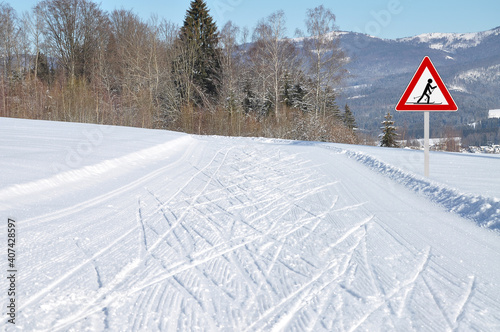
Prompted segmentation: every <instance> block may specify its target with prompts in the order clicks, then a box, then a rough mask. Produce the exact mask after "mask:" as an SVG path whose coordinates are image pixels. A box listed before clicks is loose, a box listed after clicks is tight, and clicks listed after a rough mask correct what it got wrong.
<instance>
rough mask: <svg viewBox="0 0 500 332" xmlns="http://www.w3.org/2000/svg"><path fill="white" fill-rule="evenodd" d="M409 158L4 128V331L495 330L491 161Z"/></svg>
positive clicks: (496, 198)
mask: <svg viewBox="0 0 500 332" xmlns="http://www.w3.org/2000/svg"><path fill="white" fill-rule="evenodd" d="M422 158H423V152H421V151H409V150H402V149H384V148H377V147H366V146H354V145H341V144H331V143H314V142H294V141H285V140H274V139H255V138H227V137H211V136H196V135H187V134H182V133H174V132H168V131H160V130H144V129H134V128H125V127H105V126H98V125H84V124H75V123H61V122H45V121H32V120H19V119H7V118H0V171H1V174H0V180H1V182H0V211H1V216H2V219H3V221H4V224H5V223H6V221H7V219H8V218H12V219H14V220H16V223H17V227H18V228H17V233H16V234H17V244H16V250H17V258H16V259H17V265H18V267H17V268H18V271H19V272H18V279H17V281H16V282H17V289H18V292H17V296H16V301H17V304H18V306H17V318H16V324H15V325H12V324H10V323H8V321H7V316H6V315H5V314H3V319H2V321H1V322H0V326H1V328H2V330H5V331H16V330H20V331H470V330H473V331H499V330H500V285H499V282H500V280H499V276H500V237H499V235H500V172H499V170H500V158H499V157H498V156H485V155H465V154H450V153H431V178H430V179H426V178H424V177H423V176H422V174H421V173H423V164H422V162H421V160H422ZM453 172H454V173H453ZM2 227H3V229H2V233H3V234H5V233H4V231H5V229H6V228H5V227H6V226H5V225H4V226H2ZM4 238H5V237H4ZM3 243H6V242H5V241H3ZM3 246H4V248H6V244H3ZM4 252H7V250H6V249H5V250H4ZM6 270H7V259H6V258H5V259H2V271H3V273H5V271H6ZM3 280H4V282H3V285H4V287H3V289H4V290H6V289H7V281H8V280H6V279H5V277H4V278H3ZM2 292H3V293H6V292H5V291H3V290H2ZM2 299H3V300H2V303H3V305H2V307H3V308H4V310H3V311H5V308H6V305H7V298H6V296H5V295H4V296H3V297H2Z"/></svg>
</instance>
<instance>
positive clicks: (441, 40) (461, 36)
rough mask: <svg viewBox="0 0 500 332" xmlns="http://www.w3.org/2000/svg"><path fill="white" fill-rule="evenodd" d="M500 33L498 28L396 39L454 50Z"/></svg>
mask: <svg viewBox="0 0 500 332" xmlns="http://www.w3.org/2000/svg"><path fill="white" fill-rule="evenodd" d="M498 34H500V28H495V29H492V30H488V31H482V32H472V33H424V34H420V35H417V36H414V37H406V38H400V39H397V40H398V41H403V42H413V41H416V42H419V43H428V44H429V48H432V49H437V50H442V51H447V52H448V51H454V50H456V49H459V48H469V47H475V46H477V45H479V44H480V43H481V42H482V41H483V40H484V39H485V38H487V37H489V36H493V35H498Z"/></svg>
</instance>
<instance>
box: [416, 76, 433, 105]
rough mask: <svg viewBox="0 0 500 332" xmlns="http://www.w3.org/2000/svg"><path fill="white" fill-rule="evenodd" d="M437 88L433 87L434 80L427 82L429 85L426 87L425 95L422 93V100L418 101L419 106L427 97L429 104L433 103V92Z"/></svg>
mask: <svg viewBox="0 0 500 332" xmlns="http://www.w3.org/2000/svg"><path fill="white" fill-rule="evenodd" d="M435 88H437V86H432V79H430V78H429V79H428V80H427V85H426V86H425V90H424V93H422V96H420V99H419V100H418V101H417V104H420V101H421V100H422V99H423V98H424V97H427V104H429V103H430V102H431V94H432V90H434V89H435Z"/></svg>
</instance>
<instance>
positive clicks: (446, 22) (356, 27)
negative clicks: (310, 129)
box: [4, 0, 500, 38]
mask: <svg viewBox="0 0 500 332" xmlns="http://www.w3.org/2000/svg"><path fill="white" fill-rule="evenodd" d="M4 1H5V2H7V3H9V4H10V5H11V6H12V7H13V8H14V9H16V11H17V12H18V13H21V12H22V11H25V10H29V9H30V8H31V7H32V6H34V5H35V4H36V3H37V0H17V1H14V0H4ZM95 2H100V3H101V8H103V9H104V10H107V11H111V10H113V9H115V8H125V9H132V10H133V11H134V12H135V13H137V14H138V15H140V16H141V17H143V18H146V19H147V18H149V17H150V16H151V14H153V13H154V14H157V15H158V17H160V18H166V19H168V20H170V21H172V22H174V23H177V24H182V22H183V19H184V16H185V13H186V9H187V8H188V7H189V4H190V2H191V0H163V1H153V0H139V1H137V0H102V1H97V0H96V1H95ZM206 2H207V4H208V7H209V8H210V12H211V14H212V16H213V17H214V19H215V20H216V22H217V25H218V26H219V27H222V26H223V25H224V24H225V23H226V22H227V21H229V20H231V21H233V23H235V24H236V25H238V26H240V27H244V26H247V27H248V28H249V29H252V28H253V27H255V25H256V23H257V22H258V21H259V20H260V19H262V18H265V17H266V16H268V15H269V14H271V13H273V12H274V11H276V10H279V9H283V10H284V11H285V14H286V18H287V29H288V36H290V37H293V36H294V32H295V29H297V28H299V29H302V30H305V26H304V19H305V16H306V10H307V9H308V8H314V7H316V6H319V5H321V4H323V5H324V6H325V7H327V8H330V9H331V10H332V11H333V12H334V13H335V15H336V16H337V25H338V26H339V28H340V30H345V31H356V32H362V33H367V34H370V35H375V36H377V37H382V38H399V37H409V36H414V35H418V34H422V33H428V32H477V31H484V30H489V29H492V28H495V27H497V26H500V0H475V1H470V0H469V1H464V0H419V1H415V0H307V1H304V0H273V1H271V0H207V1H206Z"/></svg>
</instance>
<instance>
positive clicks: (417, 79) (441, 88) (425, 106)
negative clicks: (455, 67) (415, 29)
mask: <svg viewBox="0 0 500 332" xmlns="http://www.w3.org/2000/svg"><path fill="white" fill-rule="evenodd" d="M456 110H458V107H457V104H455V101H454V100H453V98H452V97H451V95H450V93H449V92H448V89H447V88H446V86H445V85H444V83H443V80H442V79H441V77H440V76H439V74H438V72H437V71H436V68H434V65H433V64H432V62H431V59H429V57H427V56H426V57H425V58H424V60H422V63H421V64H420V66H419V67H418V69H417V72H416V73H415V75H413V78H412V79H411V81H410V84H409V85H408V87H407V88H406V90H405V92H404V93H403V96H402V97H401V99H400V100H399V103H398V105H397V106H396V111H456Z"/></svg>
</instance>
